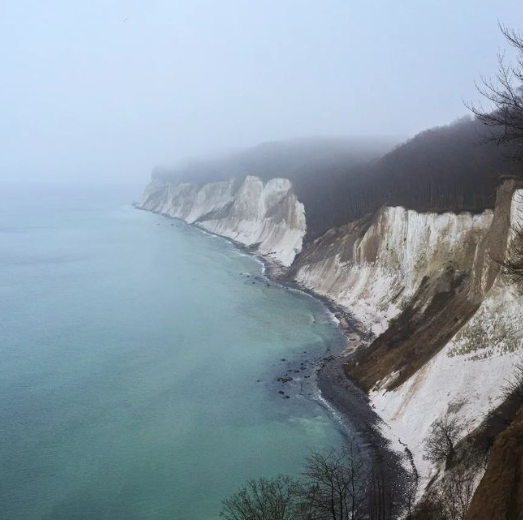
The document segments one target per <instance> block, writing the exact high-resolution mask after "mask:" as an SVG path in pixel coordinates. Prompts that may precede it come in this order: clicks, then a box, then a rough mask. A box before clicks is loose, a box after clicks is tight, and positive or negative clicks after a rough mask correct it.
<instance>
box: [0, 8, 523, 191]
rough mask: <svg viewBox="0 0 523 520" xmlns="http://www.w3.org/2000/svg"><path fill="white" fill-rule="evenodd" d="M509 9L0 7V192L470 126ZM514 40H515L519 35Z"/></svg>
mask: <svg viewBox="0 0 523 520" xmlns="http://www.w3.org/2000/svg"><path fill="white" fill-rule="evenodd" d="M498 22H502V23H505V24H507V25H509V26H511V27H513V28H514V29H516V30H518V29H521V30H523V2H522V1H521V0H503V1H493V0H459V1H457V0H452V1H451V0H439V1H436V0H423V1H420V0H401V1H399V2H398V1H396V2H394V1H392V0H358V1H356V0H259V1H255V0H46V1H42V0H33V1H29V0H0V180H2V179H10V180H20V181H22V182H26V181H34V180H39V181H44V182H54V181H78V182H80V181H81V182H86V181H102V182H106V181H107V182H119V181H129V182H142V181H143V182H144V183H145V182H146V181H147V179H148V177H149V175H150V171H151V169H152V168H153V167H154V166H155V165H157V164H163V165H167V164H176V163H177V162H179V161H181V160H184V159H185V158H188V157H196V156H199V155H201V154H205V155H207V154H209V153H215V152H219V151H226V150H232V149H238V148H242V147H246V146H251V145H255V144H257V143H259V142H263V141H274V140H280V139H286V138H294V137H305V136H351V135H357V136H362V135H365V136H370V137H372V136H401V137H408V136H413V135H415V134H416V133H417V132H419V131H421V130H423V129H425V128H428V127H431V126H436V125H442V124H446V123H449V122H451V121H452V120H454V119H456V118H458V117H460V116H462V115H464V114H466V113H467V109H466V108H465V106H464V104H463V101H464V100H465V101H475V100H477V99H478V94H477V92H476V90H475V86H474V82H475V81H477V80H478V79H479V77H480V75H481V74H484V75H487V76H488V75H492V74H493V73H494V72H495V69H496V60H497V53H498V52H499V51H500V50H502V49H504V48H505V44H504V41H503V38H502V36H501V34H500V32H499V29H498ZM517 24H519V26H518V25H517Z"/></svg>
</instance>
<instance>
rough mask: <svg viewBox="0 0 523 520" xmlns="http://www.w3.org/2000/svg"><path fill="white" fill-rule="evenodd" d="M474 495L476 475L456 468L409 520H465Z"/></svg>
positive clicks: (439, 483)
mask: <svg viewBox="0 0 523 520" xmlns="http://www.w3.org/2000/svg"><path fill="white" fill-rule="evenodd" d="M473 495H474V475H473V473H471V472H468V471H466V470H465V469H463V468H461V467H460V468H455V469H454V470H452V471H451V472H448V473H446V474H445V477H444V479H443V480H442V481H441V482H438V483H437V484H436V485H435V486H434V488H433V489H432V490H431V491H430V492H429V493H428V494H427V495H426V496H425V497H424V499H423V501H422V502H420V503H419V504H418V505H417V506H416V508H415V511H414V512H413V513H412V515H411V516H410V517H407V518H408V519H409V520H411V519H412V520H465V517H466V515H467V511H468V509H469V506H470V502H471V500H472V496H473Z"/></svg>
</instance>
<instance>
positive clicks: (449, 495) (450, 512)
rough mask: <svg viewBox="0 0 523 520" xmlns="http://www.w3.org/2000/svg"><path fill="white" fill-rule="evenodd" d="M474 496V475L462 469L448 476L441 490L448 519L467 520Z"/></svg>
mask: <svg viewBox="0 0 523 520" xmlns="http://www.w3.org/2000/svg"><path fill="white" fill-rule="evenodd" d="M473 495H474V476H473V474H471V473H470V472H468V471H466V470H465V469H462V468H457V469H455V470H453V471H452V472H451V473H450V474H447V475H446V477H445V480H444V481H443V483H442V485H441V490H440V497H441V498H440V500H441V502H442V503H443V508H444V511H445V513H446V517H447V518H449V520H450V519H452V520H465V516H466V515H467V511H468V509H469V506H470V502H471V500H472V496H473Z"/></svg>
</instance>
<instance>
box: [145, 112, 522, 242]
mask: <svg viewBox="0 0 523 520" xmlns="http://www.w3.org/2000/svg"><path fill="white" fill-rule="evenodd" d="M483 130H484V129H483V124H482V123H481V122H480V121H478V120H472V119H470V118H464V119H461V120H459V121H457V122H455V123H453V124H451V125H448V126H443V127H439V128H433V129H431V130H426V131H424V132H422V133H420V134H418V135H417V136H416V137H414V138H413V139H411V140H409V141H407V142H406V143H404V144H402V145H400V146H397V147H396V148H395V149H393V150H392V151H389V152H388V153H386V154H385V155H383V154H384V153H385V152H387V150H390V148H391V146H392V142H391V140H385V139H377V140H371V139H337V140H332V139H308V140H295V141H287V142H281V143H266V144H262V145H259V146H257V147H255V148H253V149H250V150H246V151H242V152H239V153H236V154H232V155H230V156H228V157H225V158H221V159H214V160H202V161H194V162H192V163H188V164H186V165H185V166H183V167H180V168H176V169H170V170H165V169H157V170H155V172H154V173H153V176H154V177H156V178H159V179H164V180H180V181H190V182H196V183H206V182H212V181H217V180H223V179H227V178H231V177H234V178H238V179H239V180H241V179H243V178H244V177H245V176H246V175H256V176H258V177H261V178H262V179H265V180H268V179H270V178H274V177H286V178H288V179H290V180H291V181H292V182H293V185H294V189H295V191H296V194H297V196H298V199H299V200H300V201H301V202H303V203H304V205H305V209H306V213H307V226H308V229H307V237H306V238H307V239H308V240H312V239H314V238H316V237H318V236H320V235H322V234H323V233H325V232H326V231H327V230H328V229H330V228H332V227H336V226H339V225H342V224H344V223H346V222H349V221H353V220H356V219H358V218H361V217H363V216H365V215H367V214H369V213H372V212H373V211H375V210H376V209H378V208H379V207H381V206H383V205H390V206H404V207H407V208H410V209H416V210H419V211H435V212H442V211H455V212H459V211H471V212H480V211H483V210H484V209H486V208H492V207H493V206H494V201H495V190H496V186H497V184H498V181H499V177H500V176H501V175H504V174H510V173H511V171H512V165H511V163H510V161H507V160H506V158H505V157H504V155H503V154H502V152H501V150H500V149H499V148H498V147H497V146H496V145H495V143H490V142H485V139H484V138H485V135H484V131H483ZM482 132H483V133H482Z"/></svg>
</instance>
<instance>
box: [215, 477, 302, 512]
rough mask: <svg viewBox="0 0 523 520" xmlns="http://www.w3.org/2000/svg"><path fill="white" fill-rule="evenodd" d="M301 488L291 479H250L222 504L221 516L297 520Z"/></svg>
mask: <svg viewBox="0 0 523 520" xmlns="http://www.w3.org/2000/svg"><path fill="white" fill-rule="evenodd" d="M301 494H302V493H301V487H300V485H299V484H298V483H297V482H296V481H295V480H294V479H292V478H290V477H286V476H282V475H280V476H278V477H276V478H274V479H272V480H269V479H264V478H260V479H258V480H250V481H249V482H247V484H246V485H245V486H243V487H241V488H240V489H239V490H238V492H237V493H235V494H234V495H232V496H231V497H229V498H227V499H226V500H224V501H223V509H222V512H221V513H220V516H221V517H222V518H225V519H226V520H298V519H299V518H301V517H300V516H299V515H300V513H299V509H300V496H301Z"/></svg>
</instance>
